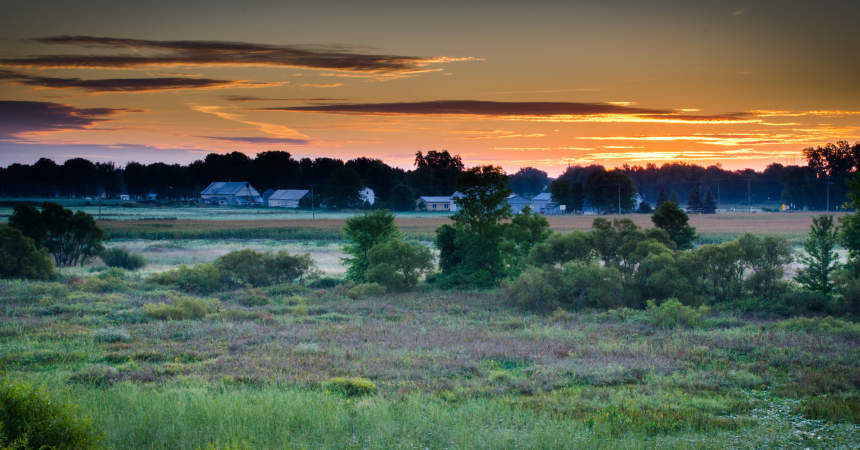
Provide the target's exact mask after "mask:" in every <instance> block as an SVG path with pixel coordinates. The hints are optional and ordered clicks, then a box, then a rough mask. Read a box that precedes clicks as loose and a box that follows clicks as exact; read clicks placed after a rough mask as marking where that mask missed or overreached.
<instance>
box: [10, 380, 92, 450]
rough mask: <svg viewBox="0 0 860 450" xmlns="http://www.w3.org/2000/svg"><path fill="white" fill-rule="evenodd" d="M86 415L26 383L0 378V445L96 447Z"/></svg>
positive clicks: (60, 447)
mask: <svg viewBox="0 0 860 450" xmlns="http://www.w3.org/2000/svg"><path fill="white" fill-rule="evenodd" d="M100 443H101V436H99V435H98V434H97V433H96V431H95V429H94V427H93V424H92V421H91V420H90V419H89V418H86V417H82V416H80V415H79V414H78V412H77V410H76V409H75V408H74V407H73V406H71V405H69V404H65V403H61V402H58V401H56V400H53V399H51V398H50V397H49V396H48V395H47V393H46V392H45V391H44V390H42V389H38V388H34V387H33V386H31V385H29V384H15V383H12V382H10V381H9V380H5V379H4V380H0V445H2V446H6V445H9V446H10V448H19V447H21V448H34V449H42V448H56V449H89V448H98V447H99V446H100Z"/></svg>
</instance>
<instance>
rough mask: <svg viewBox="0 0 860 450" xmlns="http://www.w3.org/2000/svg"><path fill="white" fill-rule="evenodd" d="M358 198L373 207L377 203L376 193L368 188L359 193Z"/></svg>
mask: <svg viewBox="0 0 860 450" xmlns="http://www.w3.org/2000/svg"><path fill="white" fill-rule="evenodd" d="M358 198H359V199H361V201H362V203H367V204H368V205H373V204H374V203H376V192H373V189H371V188H369V187H366V188H364V189H362V190H360V191H358Z"/></svg>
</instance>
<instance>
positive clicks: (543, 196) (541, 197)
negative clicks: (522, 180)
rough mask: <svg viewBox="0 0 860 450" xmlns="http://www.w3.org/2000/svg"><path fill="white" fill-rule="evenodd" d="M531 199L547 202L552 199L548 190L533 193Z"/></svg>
mask: <svg viewBox="0 0 860 450" xmlns="http://www.w3.org/2000/svg"><path fill="white" fill-rule="evenodd" d="M532 200H537V201H539V202H548V201H550V200H552V195H551V194H550V193H549V192H541V193H540V194H538V195H535V197H534V198H533V199H532Z"/></svg>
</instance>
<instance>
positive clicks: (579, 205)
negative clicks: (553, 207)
mask: <svg viewBox="0 0 860 450" xmlns="http://www.w3.org/2000/svg"><path fill="white" fill-rule="evenodd" d="M569 207H570V208H572V209H573V211H582V209H583V208H585V186H583V184H582V183H580V182H579V181H574V182H573V185H572V186H571V187H570V206H569Z"/></svg>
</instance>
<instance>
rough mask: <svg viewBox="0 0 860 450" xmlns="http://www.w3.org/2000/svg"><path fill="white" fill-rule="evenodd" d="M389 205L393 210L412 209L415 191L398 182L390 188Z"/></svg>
mask: <svg viewBox="0 0 860 450" xmlns="http://www.w3.org/2000/svg"><path fill="white" fill-rule="evenodd" d="M391 206H392V207H393V208H394V210H395V211H414V210H415V192H413V191H412V189H411V188H410V187H409V186H407V185H405V184H398V185H397V186H394V188H393V189H392V190H391Z"/></svg>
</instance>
